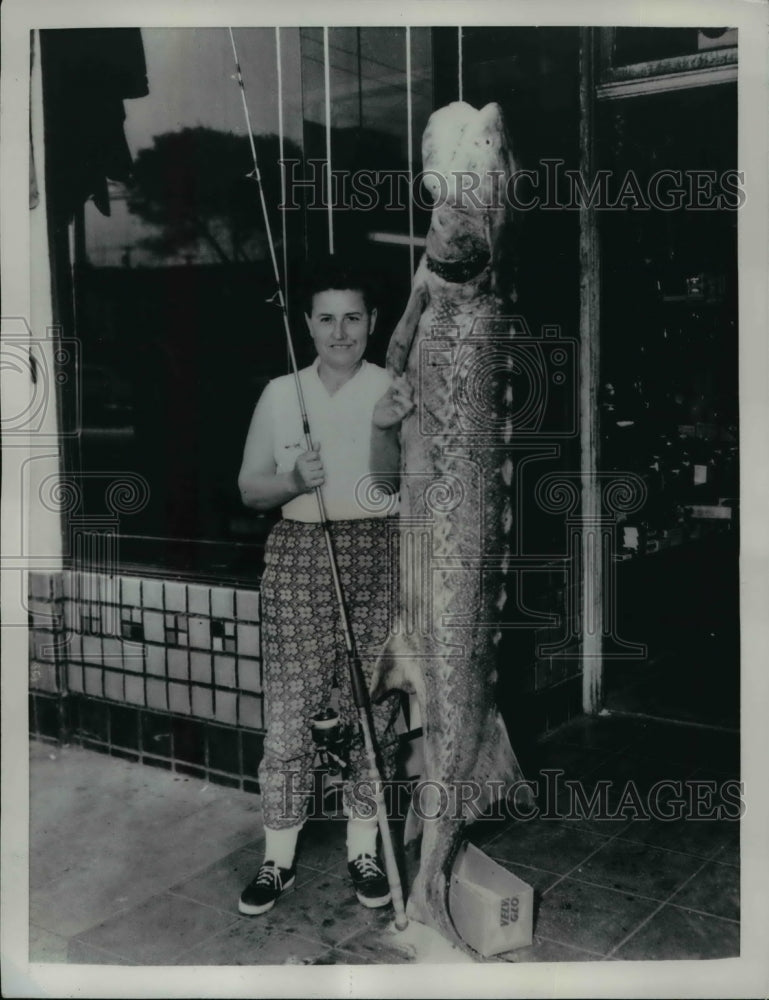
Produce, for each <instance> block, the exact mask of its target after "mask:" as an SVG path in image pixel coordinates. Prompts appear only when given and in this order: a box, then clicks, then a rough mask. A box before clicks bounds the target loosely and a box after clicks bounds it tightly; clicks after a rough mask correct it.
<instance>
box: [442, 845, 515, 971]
mask: <svg viewBox="0 0 769 1000" xmlns="http://www.w3.org/2000/svg"><path fill="white" fill-rule="evenodd" d="M449 912H450V913H451V919H452V920H453V921H454V926H455V927H456V929H457V931H458V932H459V934H460V936H461V937H462V938H463V940H465V941H466V942H467V943H468V944H469V945H470V947H471V948H474V949H475V950H476V951H477V952H479V953H480V954H481V955H483V957H484V958H488V957H489V956H490V955H500V954H501V953H502V952H505V951H512V950H513V949H514V948H525V947H527V946H528V945H530V944H531V943H532V931H533V923H534V890H533V889H532V888H531V886H530V885H527V884H526V883H525V882H524V881H523V880H522V879H519V878H518V877H517V876H516V875H513V873H512V872H509V871H508V870H507V869H506V868H503V867H502V866H501V865H498V864H497V863H496V861H492V860H491V858H489V857H487V856H486V855H485V854H484V853H483V851H481V850H479V849H478V848H477V847H475V846H474V845H473V844H469V843H468V844H465V845H464V846H463V847H462V848H461V850H460V853H459V856H458V857H457V860H456V862H455V864H454V870H453V871H452V873H451V885H450V886H449Z"/></svg>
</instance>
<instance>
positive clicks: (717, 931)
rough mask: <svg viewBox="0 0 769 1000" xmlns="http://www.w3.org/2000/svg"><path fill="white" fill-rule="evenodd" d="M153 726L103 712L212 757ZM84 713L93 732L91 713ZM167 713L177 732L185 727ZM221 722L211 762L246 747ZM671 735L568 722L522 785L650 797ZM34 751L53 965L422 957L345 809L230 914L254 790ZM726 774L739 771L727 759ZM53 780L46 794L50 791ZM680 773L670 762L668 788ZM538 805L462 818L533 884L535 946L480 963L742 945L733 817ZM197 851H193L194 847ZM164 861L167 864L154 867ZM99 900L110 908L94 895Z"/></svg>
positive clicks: (724, 755) (35, 810) (685, 953)
mask: <svg viewBox="0 0 769 1000" xmlns="http://www.w3.org/2000/svg"><path fill="white" fill-rule="evenodd" d="M162 719H163V717H162V716H161V715H157V716H156V717H155V722H154V723H152V720H151V719H148V720H147V721H146V732H144V733H139V732H136V731H135V730H134V728H133V723H132V721H131V719H130V716H129V715H127V714H124V715H123V716H121V717H119V718H117V717H116V718H115V719H112V720H111V721H110V725H111V726H113V727H114V726H123V727H125V728H126V729H127V733H128V736H130V738H131V739H132V740H133V741H134V743H135V744H136V745H140V744H141V741H142V740H144V739H146V740H149V741H150V742H152V741H153V739H156V741H157V743H158V744H162V743H163V740H165V739H169V740H174V741H176V743H177V744H178V747H179V750H178V753H180V754H184V755H185V756H186V758H187V759H188V760H189V762H190V771H191V773H194V769H195V767H197V766H198V765H196V763H195V762H196V761H200V760H201V759H203V758H204V757H205V756H206V754H211V753H212V750H211V747H208V749H206V747H205V746H204V747H203V748H202V749H201V746H200V745H199V744H198V740H199V739H200V737H201V732H200V731H198V730H195V729H187V730H184V729H183V728H181V729H177V730H175V731H173V732H171V733H166V732H165V730H164V729H163V725H162ZM85 721H86V722H87V723H88V725H90V726H91V728H92V730H93V731H94V732H97V731H98V727H99V720H98V718H96V716H94V717H93V718H92V719H90V721H89V720H88V719H87V720H85ZM177 721H178V723H179V725H181V724H182V723H183V722H184V721H185V720H182V719H180V720H177ZM188 722H189V724H191V725H201V726H202V725H203V723H199V722H198V721H197V720H192V719H191V720H188ZM167 728H168V727H167V726H166V729H167ZM223 732H226V733H232V734H233V735H232V736H230V737H228V738H223V739H220V740H219V741H218V742H217V743H216V750H215V752H214V754H215V756H216V757H217V760H218V761H219V763H220V764H222V766H227V761H228V760H229V761H230V762H231V761H232V760H233V759H234V758H235V757H237V755H238V754H239V753H243V752H244V751H245V747H244V746H242V745H241V744H239V743H238V741H237V739H236V738H235V736H236V735H237V734H235V733H234V731H231V730H226V729H225V730H223ZM681 736H682V734H681V727H680V726H672V725H667V724H659V723H653V722H640V721H639V720H623V719H617V718H611V717H610V718H605V719H604V718H601V717H597V718H592V719H582V720H578V721H576V722H574V723H570V724H569V725H568V726H565V727H563V728H562V729H561V730H559V731H558V732H557V733H555V734H552V735H551V736H550V737H549V738H548V739H546V740H544V741H541V742H540V743H539V745H538V748H537V750H536V753H535V754H533V755H532V759H531V760H530V761H529V768H528V772H527V777H528V778H529V779H530V780H537V779H538V778H539V777H540V774H541V772H542V771H545V770H548V769H552V768H554V767H556V766H557V765H558V762H559V761H560V762H561V764H562V765H563V768H564V771H565V776H566V777H567V778H573V779H574V780H575V781H576V780H579V781H585V782H587V781H589V779H590V776H591V774H594V773H596V774H598V773H600V774H611V780H612V781H613V782H621V783H622V785H623V787H624V786H625V785H626V784H627V783H628V782H633V781H634V780H635V778H636V775H637V776H638V779H639V800H640V801H641V802H642V803H644V804H648V798H647V790H648V788H649V786H650V778H651V777H652V772H655V771H656V775H657V777H658V779H668V780H673V777H672V774H673V772H672V771H671V772H670V774H669V773H668V772H669V771H670V765H671V763H672V762H673V761H674V760H675V756H678V757H686V753H685V742H684V741H682V740H681ZM692 739H694V740H696V741H697V743H698V758H699V762H700V764H701V762H702V761H703V760H707V759H708V747H709V745H710V743H709V740H708V737H707V734H706V733H703V732H702V731H701V730H700V731H697V732H696V733H692ZM737 740H738V738H737V736H733V737H732V739H731V742H730V741H729V740H728V739H727V737H726V736H724V734H723V733H713V743H714V744H715V745H716V746H717V747H718V748H719V752H718V754H717V762H723V760H729V761H730V762H732V764H733V761H734V760H735V759H737V760H738V757H736V754H737V753H738V750H737ZM41 746H42V747H44V749H45V750H47V749H48V748H47V747H45V745H44V744H40V743H34V742H33V744H32V747H33V751H32V753H33V759H32V811H31V817H32V839H31V850H32V864H31V871H32V876H33V880H32V887H31V891H32V897H31V919H32V922H33V924H34V928H35V932H34V934H32V935H31V937H30V940H31V942H32V944H31V947H32V949H33V954H32V958H33V959H34V960H39V961H57V960H61V957H62V956H63V955H66V956H67V957H68V961H69V962H71V963H90V964H94V963H96V964H98V963H108V964H124V965H161V964H164V965H165V964H168V965H173V964H176V965H260V964H306V965H313V964H318V965H320V964H339V965H355V964H396V963H408V962H414V961H418V960H419V959H418V956H416V955H415V954H414V952H413V951H412V952H409V951H408V949H405V950H404V948H403V947H399V946H398V941H397V935H393V933H392V932H391V929H390V922H391V920H392V910H391V909H390V908H389V907H386V908H384V909H382V910H366V909H364V908H362V907H361V906H359V905H358V903H357V901H356V900H355V897H354V894H353V892H352V888H351V886H350V884H349V882H348V879H347V873H346V871H345V860H346V855H345V824H344V820H343V819H340V818H337V819H334V818H328V819H317V820H311V821H309V822H308V823H307V824H306V826H305V829H304V831H303V833H302V837H301V840H300V844H299V855H298V862H299V864H298V873H297V883H296V888H295V890H293V891H291V892H290V893H287V894H286V895H285V896H284V897H283V898H281V899H280V900H279V902H278V904H277V905H276V906H275V907H274V909H273V910H271V911H270V912H269V913H267V914H264V915H263V916H261V917H255V918H248V917H243V916H241V915H240V914H239V913H238V910H237V899H238V895H239V893H240V891H241V889H242V888H243V886H244V885H245V884H246V883H247V882H248V881H249V880H250V879H251V878H252V877H253V875H254V874H255V872H256V870H257V868H258V865H259V863H260V860H261V858H262V849H263V848H262V840H261V837H260V835H259V830H258V823H257V822H256V821H257V816H258V814H259V807H258V798H256V797H253V796H249V795H247V794H245V793H243V792H229V791H226V792H223V793H222V794H226V795H233V796H238V798H237V799H232V800H231V801H232V803H233V804H230V801H229V800H227V801H224V800H223V801H222V802H221V803H213V804H210V805H207V806H203V805H199V806H198V807H195V805H194V802H195V800H196V796H195V794H194V793H195V790H196V789H197V788H200V789H201V791H200V792H199V793H198V794H199V795H202V794H203V789H204V788H206V787H209V786H207V785H204V784H203V782H200V781H198V780H197V779H196V778H194V777H188V778H183V777H181V776H180V775H179V774H177V775H176V776H174V775H173V774H172V773H169V772H167V771H150V772H147V771H146V770H145V771H144V773H145V774H150V775H151V778H150V779H149V780H144V779H143V780H142V781H140V782H137V781H132V780H131V774H133V772H134V770H135V767H134V765H131V764H128V763H126V762H125V761H116V760H114V759H112V758H110V757H106V756H100V755H95V754H89V753H88V751H86V750H82V749H80V750H78V753H79V754H80V755H81V757H80V758H79V760H80V765H79V768H78V769H76V770H73V771H72V772H71V773H66V772H64V773H60V774H55V768H54V766H53V765H52V764H51V763H50V761H49V760H48V756H47V753H45V752H38V751H36V749H35V748H36V747H41ZM651 746H653V748H654V755H653V756H651V757H649V756H644V755H643V754H642V753H641V750H642V749H644V748H649V747H651ZM677 748H681V749H677ZM36 753H37V754H38V757H37V758H36V756H35V755H36ZM650 761H654V762H656V763H654V764H650V763H649V762H650ZM639 762H642V763H639ZM685 765H686V761H685V760H684V761H683V762H682V766H683V770H684V771H685V772H686V774H685V775H684V777H683V778H681V779H680V780H681V781H682V787H683V789H684V790H685V789H686V788H687V787H689V786H688V784H687V782H689V781H690V780H691V781H696V780H697V778H698V776H700V775H701V774H702V770H703V769H702V767H701V766H700V765H699V764H695V763H692V764H691V766H690V767H688V768H687V767H686V766H685ZM737 767H738V765H737ZM126 768H127V769H128V771H126V770H125V769H126ZM729 770H730V771H731V772H732V773H734V767H733V766H731V767H730V769H729ZM708 773H710V772H708ZM712 773H714V774H715V773H716V772H715V771H713V772H712ZM736 773H737V774H738V773H739V771H738V770H737V772H736ZM54 774H55V778H56V789H55V792H56V794H54V790H53V789H52V788H50V787H47V785H46V781H49V782H53V780H54V779H53V775H54ZM678 775H680V768H679V770H677V771H676V778H675V780H679V778H678ZM155 777H156V778H157V787H155V785H156V783H155V782H154V781H153V780H152V778H155ZM86 779H87V780H86ZM723 780H729V779H727V778H724V779H723ZM126 782H129V783H130V794H131V796H132V798H131V806H132V810H131V813H132V815H133V816H136V817H137V818H136V820H135V821H132V823H131V824H129V826H128V827H127V828H126V830H125V831H124V834H123V840H122V841H121V842H120V844H117V843H115V841H114V838H113V839H112V841H111V846H110V848H109V850H110V852H111V859H112V863H111V865H102V864H101V863H100V862H98V860H97V861H94V860H92V859H93V858H96V859H98V857H99V854H100V853H103V850H104V848H101V849H100V847H99V843H100V842H98V838H99V837H101V838H102V839H103V838H104V829H105V827H106V826H109V824H110V822H111V821H110V816H111V815H112V814H113V813H114V821H115V822H117V821H118V819H119V818H120V817H121V816H122V815H123V813H124V806H125V798H126V791H125V789H126V788H127V787H128V786H126ZM543 787H545V786H543ZM97 789H98V792H99V793H98V794H97V793H96V790H97ZM175 789H178V792H176V794H175V792H174V790H175ZM545 791H547V790H546V789H545ZM177 796H178V798H179V802H178V804H176V798H177ZM236 801H237V802H240V801H245V802H253V803H254V810H255V815H254V826H253V832H252V833H251V834H250V835H249V832H248V830H249V827H248V816H246V817H245V820H246V823H245V825H244V824H243V823H242V822H241V826H240V831H241V833H240V834H239V836H240V840H239V842H238V841H237V838H235V837H234V836H233V830H232V824H228V823H226V822H223V819H224V818H225V817H226V816H227V814H228V810H230V811H231V810H234V809H235V805H234V803H235V802H236ZM612 801H616V798H615V799H612ZM54 803H55V809H54ZM538 806H539V807H540V810H541V812H540V815H539V816H538V817H536V818H533V819H531V820H528V821H523V820H522V819H520V818H510V817H508V816H504V815H503V816H502V817H501V818H498V819H496V820H489V821H484V820H479V821H478V822H477V823H476V824H475V825H474V827H472V828H471V832H470V836H471V839H473V840H474V841H475V842H476V843H478V844H480V845H481V846H482V849H483V850H484V851H485V852H486V853H487V854H488V855H489V856H490V857H492V858H494V859H495V860H496V861H497V862H498V863H500V864H502V865H503V866H505V867H507V868H508V869H509V870H510V871H512V872H514V873H515V874H516V875H518V876H519V877H520V878H522V879H523V880H524V881H526V882H527V883H528V884H529V885H531V886H532V888H533V889H534V893H535V916H534V941H533V944H532V945H531V946H530V947H528V948H523V949H518V950H515V951H513V952H509V953H507V954H503V955H498V956H495V958H494V959H493V961H495V962H513V963H526V962H575V961H580V962H595V961H604V960H664V959H708V958H722V957H729V956H736V955H738V954H739V948H740V924H739V919H740V910H739V905H740V899H739V867H738V865H739V824H738V823H737V822H736V821H735V820H733V819H728V818H726V814H722V815H721V818H716V819H713V820H710V821H707V822H705V821H703V820H701V819H687V818H686V817H685V816H683V817H680V818H679V819H677V820H675V821H672V822H670V821H667V822H666V821H664V820H655V819H654V818H653V817H652V818H649V819H642V818H640V817H638V816H628V817H615V818H614V819H613V820H612V822H610V823H608V824H606V825H601V821H600V819H596V817H590V816H583V817H581V818H577V817H574V816H571V817H565V816H561V815H559V814H558V812H559V808H560V807H559V804H558V802H555V804H554V803H553V802H548V801H547V795H546V794H545V797H543V796H540V798H539V799H538ZM52 810H53V812H55V815H54V814H53V812H52ZM542 813H545V814H546V815H547V816H548V817H550V818H543V815H542ZM83 815H91V816H93V817H94V820H95V822H94V823H92V824H86V825H85V826H84V827H83V825H82V823H81V817H82V816H83ZM233 815H234V812H233ZM68 816H70V818H71V822H72V823H73V824H78V829H79V830H80V831H81V832H80V834H79V836H78V837H77V838H73V839H71V840H69V839H67V838H63V837H58V836H57V837H55V838H54V839H51V838H52V833H51V831H52V829H54V828H56V829H66V828H67V823H68V822H69V821H68V819H67V817H68ZM139 816H141V820H139V818H138V817H139ZM393 830H394V838H395V840H396V844H399V843H400V831H399V827H398V826H397V825H394V826H393ZM185 836H187V837H191V839H190V840H189V841H188V843H189V846H190V851H189V854H190V858H189V861H188V860H187V858H186V855H185V851H183V850H180V847H181V845H182V842H183V840H184V837H185ZM105 843H106V841H105ZM145 844H146V845H151V850H148V847H147V846H143V845H145ZM131 845H133V846H131ZM203 845H205V851H204V852H202V848H203ZM193 847H195V848H196V849H197V850H198V854H197V855H195V856H193V855H194V854H195V852H194V851H193ZM131 850H134V851H136V852H138V853H139V854H141V853H144V855H145V856H146V858H147V864H148V865H150V866H154V868H156V869H157V871H158V873H162V875H161V877H158V876H153V877H152V878H150V877H149V875H148V877H147V878H145V879H144V881H143V882H142V883H141V885H137V884H136V880H135V879H134V878H133V876H132V874H131V871H132V869H131V868H130V867H125V868H124V869H121V868H120V865H119V860H120V857H122V856H124V855H125V856H126V857H127V856H128V853H130V851H131ZM52 851H53V852H54V853H55V854H56V857H55V858H54V857H53V856H52V854H51V852H52ZM201 852H202V853H201ZM164 857H166V858H167V860H171V859H172V860H173V864H172V865H170V866H169V865H167V864H166V865H164V863H163V858H164ZM403 857H405V855H404V856H403ZM403 857H402V858H401V860H403ZM89 866H90V867H89ZM167 867H168V868H169V871H165V868H167ZM154 868H153V871H154ZM121 870H122V875H121ZM404 872H405V873H406V876H407V877H406V879H405V882H404V885H405V887H406V888H407V887H408V884H409V878H410V877H411V876H412V875H413V871H411V872H410V873H409V868H408V865H407V864H405V863H404ZM121 878H122V879H123V882H124V883H125V884H124V885H123V884H121ZM106 879H110V880H111V881H110V884H109V885H108V886H107V885H104V884H101V883H104V881H105V880H106ZM109 900H113V901H114V900H118V901H120V900H122V903H121V905H107V903H108V901H109ZM51 901H53V904H55V905H51ZM46 904H47V905H46Z"/></svg>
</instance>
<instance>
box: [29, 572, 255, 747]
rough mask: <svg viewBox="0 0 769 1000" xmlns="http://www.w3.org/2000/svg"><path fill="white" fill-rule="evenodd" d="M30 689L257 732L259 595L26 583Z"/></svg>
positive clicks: (178, 585) (127, 582)
mask: <svg viewBox="0 0 769 1000" xmlns="http://www.w3.org/2000/svg"><path fill="white" fill-rule="evenodd" d="M30 615H31V624H32V626H33V628H32V629H31V631H30V673H31V686H32V687H33V688H34V689H36V690H42V691H49V692H51V691H57V690H66V691H68V692H70V693H73V694H83V695H86V696H89V697H92V698H102V699H107V700H109V701H114V702H119V703H127V704H129V705H136V706H140V707H142V708H150V709H154V710H157V711H169V712H173V713H176V714H180V715H194V716H196V717H197V718H201V719H211V720H214V721H217V722H221V723H226V724H228V725H234V726H244V727H246V728H250V729H261V728H262V727H263V725H264V718H263V704H262V693H261V692H262V675H261V652H260V635H259V594H258V592H257V591H254V590H235V589H233V588H225V587H207V586H202V585H199V584H187V583H182V582H178V581H170V580H165V581H164V580H157V579H142V578H139V577H130V576H122V577H118V576H105V575H98V574H88V573H70V572H66V571H65V572H64V573H62V574H48V573H31V574H30Z"/></svg>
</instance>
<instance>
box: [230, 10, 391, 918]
mask: <svg viewBox="0 0 769 1000" xmlns="http://www.w3.org/2000/svg"><path fill="white" fill-rule="evenodd" d="M227 30H228V31H229V33H230V42H231V44H232V55H233V58H234V60H235V70H236V73H237V80H238V86H239V88H240V98H241V101H242V103H243V113H244V114H245V118H246V129H247V132H248V139H249V143H250V145H251V157H252V159H253V162H254V169H253V173H251V174H249V175H248V176H249V177H253V178H254V180H255V181H256V185H257V187H258V188H259V199H260V201H261V206H262V216H263V217H264V227H265V231H266V233H267V245H268V246H269V248H270V258H271V260H272V270H273V275H274V277H275V285H276V293H275V296H273V299H277V303H278V306H279V308H280V311H281V315H282V316H283V328H284V331H285V334H286V344H287V346H288V355H289V359H290V362H291V370H292V372H293V375H294V385H295V387H296V397H297V402H298V403H299V412H300V415H301V419H302V432H303V434H304V438H305V443H306V445H307V450H308V451H311V450H312V437H311V434H310V421H309V418H308V416H307V407H306V405H305V400H304V393H303V391H302V382H301V379H300V378H299V366H298V365H297V363H296V354H295V352H294V342H293V338H292V336H291V326H290V324H289V320H288V309H287V308H286V300H285V298H284V296H283V286H282V284H281V280H280V271H279V269H278V260H277V257H276V255H275V244H274V242H273V239H272V228H271V226H270V219H269V216H268V214H267V202H266V200H265V197H264V187H263V185H262V177H261V174H260V172H259V164H258V162H257V156H256V143H255V142H254V131H253V129H252V127H251V115H250V113H249V110H248V101H247V99H246V87H245V83H244V82H243V73H242V71H241V68H240V60H239V59H238V50H237V47H236V45H235V35H234V34H233V31H232V28H228V29H227ZM313 492H314V493H315V499H316V501H317V504H318V514H319V516H320V523H321V527H322V529H323V537H324V539H325V542H326V551H327V553H328V563H329V568H330V570H331V579H332V581H333V584H334V593H335V595H336V600H337V605H338V608H339V621H340V624H341V629H342V634H343V636H344V644H345V649H346V652H347V664H348V668H349V671H350V684H351V687H352V693H353V699H354V701H355V707H356V708H357V710H358V721H359V724H360V729H361V734H362V736H363V746H364V750H365V754H366V760H367V764H368V767H369V771H370V773H371V776H372V778H373V785H374V800H375V801H376V806H377V824H378V826H379V833H380V834H381V837H382V855H383V859H384V864H385V873H386V875H387V882H388V884H389V887H390V894H391V896H392V904H393V910H394V912H395V926H396V928H397V929H398V930H405V928H406V927H407V926H408V918H407V917H406V908H405V906H404V902H403V891H402V889H401V882H400V876H399V874H398V865H397V863H396V861H395V851H394V849H393V843H392V837H391V835H390V825H389V822H388V819H387V806H386V803H385V799H384V792H383V790H382V776H381V774H380V773H379V767H378V765H377V760H376V748H375V744H374V735H373V726H372V724H371V700H370V698H369V694H368V689H367V687H366V681H365V678H364V676H363V669H362V667H361V662H360V657H359V656H358V652H357V649H356V646H355V636H354V635H353V631H352V626H351V624H350V617H349V614H348V611H347V604H346V602H345V599H344V591H343V589H342V580H341V576H340V573H339V564H338V562H337V558H336V549H335V548H334V539H333V538H332V536H331V525H330V522H329V519H328V515H327V513H326V504H325V501H324V499H323V494H322V492H321V488H320V486H315V487H314V488H313Z"/></svg>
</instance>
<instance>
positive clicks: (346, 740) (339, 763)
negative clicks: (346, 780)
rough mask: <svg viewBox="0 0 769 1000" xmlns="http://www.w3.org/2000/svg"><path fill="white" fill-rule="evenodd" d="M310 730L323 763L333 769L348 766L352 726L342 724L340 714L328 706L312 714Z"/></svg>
mask: <svg viewBox="0 0 769 1000" xmlns="http://www.w3.org/2000/svg"><path fill="white" fill-rule="evenodd" d="M310 730H311V731H312V740H313V743H314V744H315V749H316V751H317V753H318V756H319V757H320V761H321V765H322V766H323V767H328V768H330V769H332V770H335V769H336V768H338V769H340V770H342V769H343V768H345V767H347V764H348V760H347V758H348V756H349V751H350V744H351V742H352V736H353V732H352V726H348V725H342V723H341V722H340V721H339V716H338V714H337V713H336V712H335V711H334V709H333V708H331V707H328V708H324V709H321V711H320V712H317V713H316V714H315V715H313V716H312V718H311V719H310Z"/></svg>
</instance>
